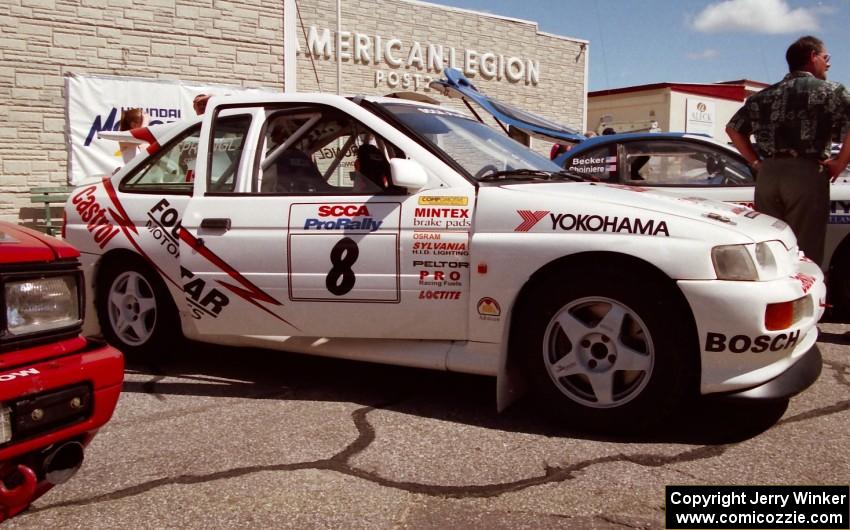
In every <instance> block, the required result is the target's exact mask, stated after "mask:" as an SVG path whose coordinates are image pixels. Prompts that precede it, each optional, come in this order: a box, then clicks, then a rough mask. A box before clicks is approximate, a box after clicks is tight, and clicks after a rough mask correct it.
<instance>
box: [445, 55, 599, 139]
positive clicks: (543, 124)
mask: <svg viewBox="0 0 850 530" xmlns="http://www.w3.org/2000/svg"><path fill="white" fill-rule="evenodd" d="M443 73H444V75H445V76H446V77H445V79H440V80H438V81H432V82H431V83H430V84H429V88H431V89H432V90H435V91H437V92H439V93H440V94H443V95H444V96H447V97H450V98H457V99H465V100H471V101H474V102H475V103H477V104H478V105H479V106H480V107H481V108H482V109H484V110H485V111H487V112H489V113H490V114H492V115H493V117H495V118H496V119H497V120H499V121H500V122H502V123H504V124H507V125H510V126H511V127H516V128H517V129H520V130H521V131H523V132H525V133H527V134H529V135H530V136H533V137H535V138H539V139H541V140H545V141H547V142H555V143H571V144H574V143H576V142H580V141H582V140H584V139H585V137H584V135H583V134H582V133H580V132H579V131H576V130H574V129H571V128H569V127H565V126H564V125H561V124H560V123H556V122H554V121H552V120H550V119H547V118H544V117H542V116H538V115H536V114H533V113H531V112H528V111H525V110H522V109H519V108H517V107H514V106H512V105H509V104H507V103H503V102H500V101H497V100H496V99H493V98H492V97H490V96H487V95H485V94H483V93H481V92H480V91H479V90H478V89H477V88H475V85H473V84H472V83H470V82H469V79H467V78H466V77H465V76H464V75H463V74H462V73H461V71H460V70H458V69H456V68H446V70H445V71H444V72H443Z"/></svg>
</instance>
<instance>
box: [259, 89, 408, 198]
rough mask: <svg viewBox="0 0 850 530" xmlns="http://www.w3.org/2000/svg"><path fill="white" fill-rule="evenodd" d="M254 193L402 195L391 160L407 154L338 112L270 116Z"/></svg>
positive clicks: (281, 112) (299, 110)
mask: <svg viewBox="0 0 850 530" xmlns="http://www.w3.org/2000/svg"><path fill="white" fill-rule="evenodd" d="M264 131H265V132H264V133H263V134H264V137H263V141H261V142H260V145H259V147H258V148H259V149H260V150H261V151H262V153H261V156H257V160H258V163H257V167H256V169H255V178H254V183H253V185H252V191H254V192H256V193H284V194H307V195H309V194H334V195H340V194H342V195H346V194H350V195H357V194H361V195H362V194H367V195H374V194H401V193H406V191H405V190H403V189H400V188H396V187H395V186H393V185H392V181H391V176H390V164H389V159H390V158H395V157H404V153H403V152H401V151H400V150H399V149H397V148H395V147H394V146H392V145H391V144H390V143H389V142H386V141H385V140H383V139H382V138H380V137H378V136H377V135H375V134H373V133H372V132H371V131H370V130H368V129H367V128H366V127H365V126H363V125H362V124H361V123H359V122H357V121H356V120H354V119H353V118H351V117H350V116H348V115H347V114H345V113H342V112H340V111H338V110H336V109H332V108H327V107H319V106H310V107H303V106H302V107H298V108H292V109H283V110H281V109H270V110H268V111H267V119H266V125H265V127H264Z"/></svg>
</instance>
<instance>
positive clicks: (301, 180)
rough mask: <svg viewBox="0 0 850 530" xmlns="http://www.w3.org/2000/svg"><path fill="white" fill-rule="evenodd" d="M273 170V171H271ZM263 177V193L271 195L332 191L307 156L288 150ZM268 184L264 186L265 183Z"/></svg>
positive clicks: (297, 151)
mask: <svg viewBox="0 0 850 530" xmlns="http://www.w3.org/2000/svg"><path fill="white" fill-rule="evenodd" d="M272 168H274V169H272ZM269 169H270V171H269V170H267V171H266V174H265V175H264V177H263V188H264V189H263V191H267V192H272V193H314V192H319V193H322V192H328V191H332V189H333V187H332V186H331V185H330V184H328V183H327V182H326V181H325V179H324V178H323V177H322V174H321V173H320V172H319V169H318V168H317V167H316V165H315V164H314V163H313V161H312V160H311V159H310V157H309V156H307V155H306V154H305V153H303V152H302V151H300V150H298V149H294V148H289V149H287V150H286V151H284V152H283V153H281V154H280V156H279V157H278V158H277V161H276V162H275V163H274V165H272V166H271V168H269ZM267 182H268V183H269V184H268V185H266V183H267Z"/></svg>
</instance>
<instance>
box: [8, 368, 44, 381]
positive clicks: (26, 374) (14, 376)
mask: <svg viewBox="0 0 850 530" xmlns="http://www.w3.org/2000/svg"><path fill="white" fill-rule="evenodd" d="M40 373H41V372H39V371H38V370H37V369H35V368H27V369H26V370H18V371H17V372H9V373H5V374H2V375H0V381H12V380H13V379H18V378H19V377H29V376H31V375H38V374H40Z"/></svg>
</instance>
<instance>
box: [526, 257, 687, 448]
mask: <svg viewBox="0 0 850 530" xmlns="http://www.w3.org/2000/svg"><path fill="white" fill-rule="evenodd" d="M564 278H593V280H592V281H582V282H580V283H579V282H576V284H564ZM650 278H651V277H650ZM650 278H647V277H642V281H643V282H645V283H638V282H636V281H635V279H634V278H626V277H625V276H623V275H619V274H616V273H600V271H598V270H597V271H596V272H595V273H593V274H591V273H590V272H587V273H586V274H581V273H579V274H576V273H575V271H572V272H570V273H568V274H563V275H558V276H557V277H554V276H553V277H550V278H549V280H550V281H544V282H541V283H540V284H539V285H538V286H537V288H535V289H534V292H533V293H532V297H531V298H530V299H529V301H530V302H531V303H528V304H525V309H524V316H523V317H522V318H521V319H520V321H519V330H518V331H517V333H518V336H519V340H518V341H517V342H514V343H512V344H513V345H514V346H516V347H522V348H523V349H524V350H525V351H524V352H523V355H524V357H525V359H526V360H527V363H528V364H527V367H528V370H529V373H530V374H531V376H532V379H533V381H534V385H535V391H536V392H537V394H538V397H539V398H541V399H542V400H543V403H544V406H545V407H546V408H547V409H549V410H555V411H557V412H558V413H560V414H562V415H563V416H565V417H566V418H567V419H568V420H569V421H570V422H571V423H577V424H578V425H580V426H587V427H591V428H593V429H597V430H604V431H622V432H634V431H635V430H638V429H640V428H642V427H645V426H648V425H652V424H656V423H658V422H660V421H661V420H663V419H664V418H665V417H666V416H667V415H668V414H669V413H670V412H672V410H673V408H674V406H675V405H677V404H679V403H680V402H681V401H682V398H684V397H685V396H687V395H688V394H695V393H696V391H697V390H698V389H697V388H695V386H696V385H695V382H697V383H698V377H696V376H697V374H698V372H697V370H698V360H697V359H698V357H697V356H698V353H697V351H696V348H695V346H696V338H695V336H694V332H693V331H692V330H693V326H692V325H690V323H689V322H690V321H689V320H688V318H687V313H685V311H686V310H687V308H683V307H681V304H680V303H678V301H677V296H676V295H677V293H675V292H671V291H672V287H671V285H669V281H667V282H666V284H664V285H660V284H659V285H653V283H654V281H653V280H650ZM659 283H660V282H659ZM558 284H560V285H558Z"/></svg>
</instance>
